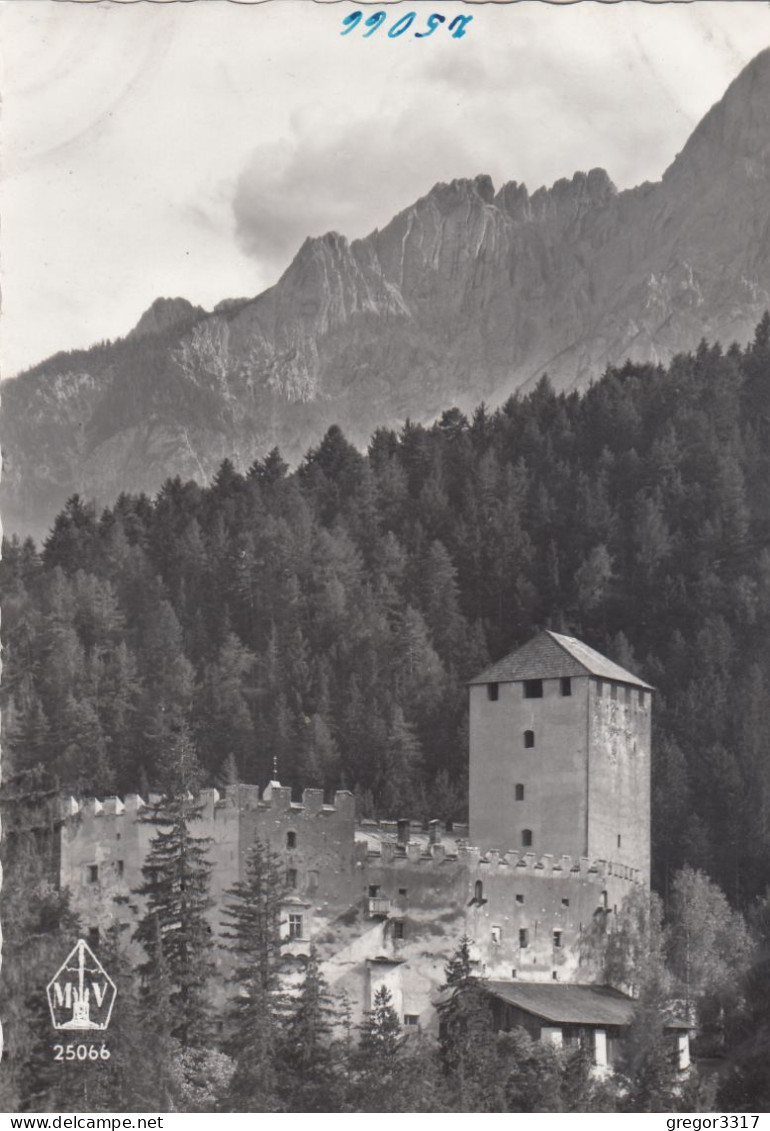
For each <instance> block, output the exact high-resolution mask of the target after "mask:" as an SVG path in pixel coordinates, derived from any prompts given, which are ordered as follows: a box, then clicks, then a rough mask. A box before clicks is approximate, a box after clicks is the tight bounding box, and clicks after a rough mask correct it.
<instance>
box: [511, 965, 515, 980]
mask: <svg viewBox="0 0 770 1131" xmlns="http://www.w3.org/2000/svg"><path fill="white" fill-rule="evenodd" d="M511 977H512V978H515V977H516V967H515V966H514V968H513V970H511Z"/></svg>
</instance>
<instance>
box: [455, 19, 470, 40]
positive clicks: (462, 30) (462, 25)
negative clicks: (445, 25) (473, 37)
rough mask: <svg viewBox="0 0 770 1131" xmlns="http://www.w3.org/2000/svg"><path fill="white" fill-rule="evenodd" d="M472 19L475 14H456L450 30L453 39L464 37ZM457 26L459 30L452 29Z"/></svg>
mask: <svg viewBox="0 0 770 1131" xmlns="http://www.w3.org/2000/svg"><path fill="white" fill-rule="evenodd" d="M472 19H473V16H455V18H454V19H453V20H452V22H451V24H450V25H449V30H450V31H451V32H452V39H462V37H463V36H464V35H465V29H466V27H467V26H468V24H469V23H470V22H471V20H472ZM455 27H456V28H457V31H453V30H452V29H453V28H455Z"/></svg>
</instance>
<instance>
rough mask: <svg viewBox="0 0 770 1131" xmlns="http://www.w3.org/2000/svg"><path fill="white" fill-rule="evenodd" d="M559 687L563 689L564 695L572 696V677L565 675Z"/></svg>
mask: <svg viewBox="0 0 770 1131" xmlns="http://www.w3.org/2000/svg"><path fill="white" fill-rule="evenodd" d="M559 686H560V688H561V693H562V695H571V694H572V680H571V679H570V677H569V676H568V675H564V676H562V677H561V679H560V680H559Z"/></svg>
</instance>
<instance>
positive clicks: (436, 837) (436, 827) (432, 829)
mask: <svg viewBox="0 0 770 1131" xmlns="http://www.w3.org/2000/svg"><path fill="white" fill-rule="evenodd" d="M428 837H429V840H430V843H431V844H441V821H428Z"/></svg>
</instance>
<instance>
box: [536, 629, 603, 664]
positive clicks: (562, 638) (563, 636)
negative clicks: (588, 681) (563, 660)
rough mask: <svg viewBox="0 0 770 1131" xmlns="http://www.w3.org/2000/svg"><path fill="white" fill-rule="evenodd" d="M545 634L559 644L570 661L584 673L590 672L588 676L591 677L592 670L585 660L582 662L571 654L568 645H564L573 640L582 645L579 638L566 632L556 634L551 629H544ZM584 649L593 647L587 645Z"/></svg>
mask: <svg viewBox="0 0 770 1131" xmlns="http://www.w3.org/2000/svg"><path fill="white" fill-rule="evenodd" d="M543 632H545V633H547V634H548V635H549V636H550V637H551V640H553V642H554V643H555V644H558V646H559V647H560V648H561V650H562V652H565V653H566V654H567V655H568V656H569V657H570V659H572V660H574V661H575V662H576V663H578V664H580V666H581V668H583V670H584V671H586V672H588V674H589V675H591V669H590V668H589V667H588V665H587V664H586V663H585V662H584V661H583V660H581V659H580V657H579V656H576V655H575V654H574V652H570V650H569V648H568V647H567V646H566V644H564V643H563V641H565V640H572V641H574V643H575V644H582V643H583V641H582V640H578V638H577V636H567V634H566V633H564V632H554V631H553V629H551V628H544V629H543ZM584 647H586V648H590V647H591V645H590V644H586V645H584ZM592 650H593V649H592Z"/></svg>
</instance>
